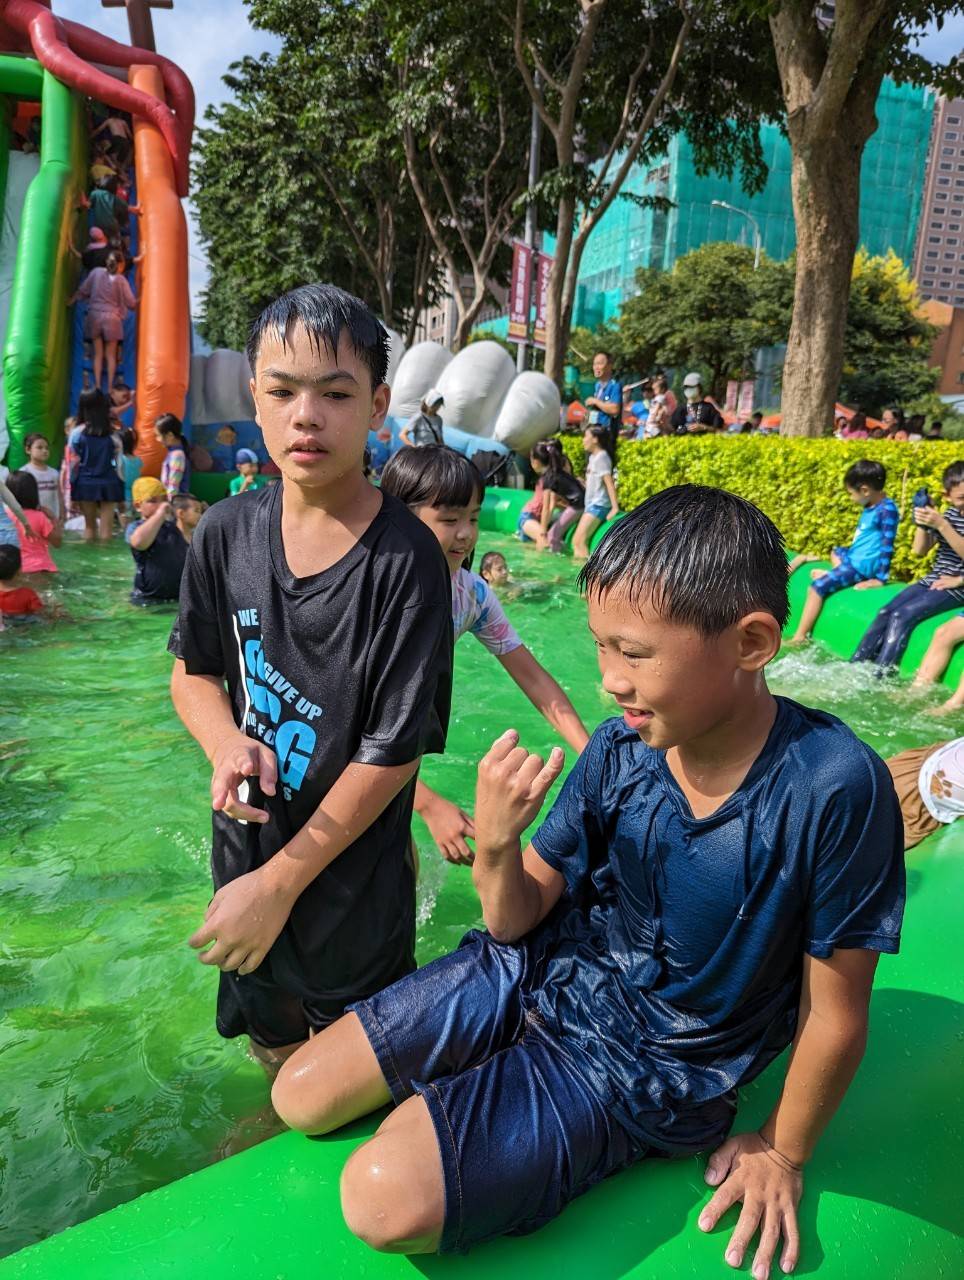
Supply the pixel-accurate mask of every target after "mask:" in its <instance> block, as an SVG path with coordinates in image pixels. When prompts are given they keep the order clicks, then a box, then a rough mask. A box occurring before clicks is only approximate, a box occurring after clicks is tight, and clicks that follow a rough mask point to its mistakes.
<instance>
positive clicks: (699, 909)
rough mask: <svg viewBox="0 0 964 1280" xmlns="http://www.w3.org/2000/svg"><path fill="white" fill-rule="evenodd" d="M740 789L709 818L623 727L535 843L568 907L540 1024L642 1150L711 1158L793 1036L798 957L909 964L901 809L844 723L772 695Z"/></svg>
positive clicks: (600, 732)
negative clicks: (556, 875)
mask: <svg viewBox="0 0 964 1280" xmlns="http://www.w3.org/2000/svg"><path fill="white" fill-rule="evenodd" d="M776 701H777V716H776V720H775V722H774V725H773V728H772V730H771V732H770V735H769V738H768V740H767V743H766V746H765V747H764V749H763V751H762V752H761V754H760V756H759V757H758V758H757V760H756V762H755V763H754V765H753V767H752V768H751V769H750V772H749V773H748V775H747V777H746V779H745V780H744V782H743V784H742V786H741V787H740V788H739V789H738V790H737V791H736V792H735V793H734V794H733V795H732V796H731V797H730V798H729V799H728V800H727V801H726V802H725V803H724V804H723V805H721V807H720V808H719V809H718V810H717V811H716V812H715V813H714V814H712V815H711V816H710V817H708V818H701V819H697V818H694V817H693V815H692V812H691V810H690V807H689V804H688V802H687V800H686V798H685V797H684V795H683V793H682V791H681V790H680V788H679V785H678V784H677V782H676V780H675V779H674V778H673V776H672V773H671V772H670V769H669V767H668V765H667V763H666V758H665V753H663V752H661V751H656V750H653V749H652V748H651V747H648V746H647V745H646V744H645V743H644V742H643V741H642V740H641V739H640V737H639V735H638V734H637V733H635V732H634V731H633V730H631V729H629V728H627V726H626V725H625V723H624V722H623V721H622V720H609V721H607V722H606V723H605V724H603V725H601V726H600V728H599V729H597V731H596V732H595V733H594V734H593V737H592V739H591V740H590V742H589V745H588V746H587V748H586V750H585V751H584V752H583V754H582V756H581V757H580V758H579V760H578V762H577V763H576V765H575V767H574V768H573V770H572V772H571V773H570V775H569V777H568V779H567V780H566V783H565V786H564V787H563V789H562V792H561V793H560V795H559V798H558V799H557V800H556V803H555V804H554V805H553V807H552V810H551V811H550V813H549V816H548V818H547V819H546V821H545V822H544V823H543V824H542V826H541V827H540V828H539V830H538V832H537V833H536V835H535V837H534V839H533V845H534V846H535V848H536V850H537V852H538V853H539V855H540V857H542V858H543V859H544V860H545V861H546V862H547V863H548V864H549V865H550V866H552V867H555V868H556V869H557V870H559V871H561V872H562V874H563V875H564V876H565V878H566V886H567V888H566V893H565V894H564V896H563V898H562V901H561V903H560V905H559V907H558V908H557V910H556V911H555V912H554V913H553V915H551V916H550V917H549V919H548V920H547V921H546V923H545V924H544V925H543V926H542V927H541V929H540V930H539V931H537V933H536V934H534V935H532V937H531V938H530V939H529V940H528V942H527V944H526V945H527V946H528V947H529V948H530V952H531V956H532V960H533V964H534V969H533V972H534V974H535V979H534V983H533V987H532V990H531V994H530V1001H531V1003H532V1004H533V1005H534V1009H535V1012H536V1014H537V1015H538V1016H539V1018H540V1019H541V1021H542V1022H543V1023H544V1024H545V1025H546V1026H547V1028H548V1029H549V1030H550V1033H554V1034H558V1035H559V1036H560V1037H561V1038H562V1040H563V1041H564V1043H565V1044H567V1045H569V1046H572V1047H573V1048H574V1050H575V1052H576V1055H577V1057H578V1058H579V1060H580V1063H581V1069H582V1070H583V1071H584V1072H585V1073H586V1075H587V1078H588V1079H589V1081H590V1084H591V1085H592V1086H593V1087H594V1088H595V1089H596V1090H597V1091H598V1092H599V1093H600V1095H601V1096H602V1097H603V1099H604V1101H605V1103H606V1105H607V1107H608V1108H609V1109H610V1110H611V1112H612V1113H613V1114H614V1115H615V1116H616V1118H617V1119H618V1120H619V1121H620V1122H621V1123H622V1124H623V1125H624V1126H625V1127H627V1128H628V1129H629V1130H630V1131H631V1132H633V1133H634V1134H635V1135H636V1136H637V1137H638V1139H639V1140H640V1141H643V1142H646V1143H649V1144H652V1145H654V1146H657V1147H661V1148H663V1149H666V1150H675V1151H682V1150H698V1149H700V1148H702V1147H705V1146H706V1145H707V1144H708V1143H710V1142H715V1141H718V1140H719V1138H720V1137H721V1136H722V1134H723V1133H725V1131H726V1129H727V1128H728V1126H729V1124H730V1123H731V1122H732V1116H733V1112H734V1110H735V1105H736V1095H735V1090H736V1088H737V1087H738V1086H739V1085H741V1084H743V1083H746V1082H747V1081H749V1080H751V1079H752V1078H753V1077H754V1076H756V1075H757V1074H758V1073H759V1072H760V1071H762V1070H763V1068H764V1067H765V1066H767V1064H768V1063H769V1062H771V1061H772V1060H773V1058H775V1057H776V1056H777V1055H778V1054H779V1053H780V1052H781V1051H782V1050H783V1049H784V1048H785V1047H786V1045H787V1044H789V1042H790V1041H791V1039H792V1038H793V1033H794V1030H795V1027H796V1017H797V1006H798V1002H799V999H800V984H801V976H802V967H803V955H804V952H807V953H808V954H809V955H811V956H814V957H817V958H826V957H828V956H830V955H831V953H832V952H833V950H834V948H835V947H843V948H863V949H866V950H871V951H884V952H895V951H896V950H897V947H898V943H899V939H900V924H901V917H902V914H903V906H904V861H903V836H902V825H901V818H900V809H899V806H898V804H897V798H896V796H895V794H894V788H893V784H892V782H891V778H890V774H889V773H888V771H887V768H886V766H885V765H884V764H883V762H882V761H881V760H880V759H879V758H878V757H877V756H876V755H875V754H874V752H873V751H871V750H870V748H869V747H867V746H866V745H865V744H864V743H862V742H861V741H860V740H859V739H858V738H856V737H855V736H854V734H853V733H851V731H850V730H849V729H848V728H847V727H846V726H845V725H844V724H842V723H841V722H840V721H839V720H837V719H836V718H835V717H834V716H830V715H826V714H824V713H823V712H820V711H814V710H811V709H810V708H807V707H802V706H799V705H798V704H797V703H795V702H790V701H789V700H787V699H784V698H778V699H777V700H776Z"/></svg>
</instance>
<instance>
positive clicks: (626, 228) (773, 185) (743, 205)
mask: <svg viewBox="0 0 964 1280" xmlns="http://www.w3.org/2000/svg"><path fill="white" fill-rule="evenodd" d="M933 112H934V94H933V93H932V92H931V91H930V90H929V89H923V88H917V87H915V86H913V85H897V84H895V83H894V82H893V81H892V80H889V79H887V80H885V81H884V83H883V86H882V88H881V91H880V97H879V98H878V100H877V118H878V121H879V126H878V128H877V131H876V132H875V133H874V134H873V136H872V137H871V139H870V141H869V142H868V143H867V146H866V147H865V149H864V157H863V164H862V167H861V184H860V243H861V244H862V245H863V246H864V247H865V248H867V249H868V250H869V251H870V252H871V253H886V252H887V250H888V249H893V250H894V252H895V253H896V254H898V256H899V257H901V258H902V259H903V260H904V261H905V262H908V263H909V262H911V261H912V259H913V254H914V243H915V237H916V232H917V223H918V215H919V212H920V207H921V192H922V189H923V186H924V171H925V167H926V161H927V149H928V139H929V137H930V133H931V118H932V115H933ZM760 141H761V143H762V146H763V153H764V158H765V160H766V163H767V165H768V168H769V175H768V177H767V181H766V185H765V186H764V188H763V190H762V191H760V192H758V193H757V194H756V195H748V194H747V193H746V192H745V191H743V189H742V187H741V184H740V178H739V174H738V173H734V174H733V175H732V176H727V175H726V174H724V173H719V172H712V173H709V174H702V175H701V174H698V173H697V172H696V166H695V164H694V159H693V148H692V145H691V144H690V142H689V139H688V138H687V137H686V136H685V135H684V134H680V135H677V136H676V137H675V138H674V139H673V140H672V142H671V143H670V146H669V149H668V151H667V153H666V155H665V156H663V157H662V158H661V159H660V160H658V161H657V162H654V163H652V164H650V165H649V166H647V167H646V168H641V167H637V168H636V169H634V170H633V172H632V174H631V175H630V177H629V178H628V180H627V182H626V186H625V188H624V190H625V191H626V192H627V193H630V194H632V195H636V196H650V197H652V196H663V197H665V198H666V201H667V203H666V204H665V205H664V206H662V207H651V208H641V207H640V206H639V204H638V203H637V202H634V201H632V200H620V199H617V200H615V201H614V202H613V204H612V205H611V206H610V207H609V209H608V210H607V211H606V213H605V214H604V216H603V217H602V219H601V220H600V222H599V225H598V226H597V227H596V229H595V231H594V232H593V234H592V236H591V237H590V240H589V243H588V244H587V246H586V251H585V253H584V255H583V259H582V263H581V266H580V272H579V284H578V290H577V298H576V308H575V316H574V321H575V323H576V324H580V325H586V326H587V327H589V328H593V327H595V326H596V325H597V324H599V323H601V322H602V321H603V320H606V319H608V318H609V317H610V316H612V315H613V314H615V312H616V311H617V310H618V308H619V305H620V303H621V301H622V300H623V298H624V297H626V296H628V295H629V294H630V293H632V291H633V289H634V288H635V275H636V271H637V268H639V267H660V268H662V269H664V270H668V269H669V268H670V267H672V266H673V264H674V263H675V261H676V259H677V258H679V257H682V255H683V254H685V253H689V252H690V250H691V249H696V248H698V247H699V246H700V245H701V244H706V243H707V242H708V241H711V240H732V241H737V242H743V243H745V244H747V245H752V244H753V240H754V230H753V225H752V223H751V222H750V220H749V219H748V218H746V217H742V216H740V214H739V213H733V212H730V211H729V210H727V209H725V208H722V207H720V205H719V204H717V203H715V202H717V201H723V202H725V203H726V204H730V205H733V206H735V207H736V208H737V209H740V210H743V211H745V212H746V213H748V214H750V215H752V217H753V218H755V219H756V222H757V224H758V225H759V228H760V235H761V239H762V243H763V248H764V249H765V251H766V252H767V253H768V254H769V255H770V256H771V257H773V258H785V257H787V255H788V254H789V253H791V252H792V250H793V248H794V245H795V243H796V230H795V227H794V221H793V204H792V199H791V194H790V144H789V143H788V141H787V139H786V137H785V136H784V135H783V133H781V131H780V130H779V129H778V128H777V126H776V125H772V124H764V125H762V126H761V128H760ZM962 159H964V157H962ZM962 176H964V171H962ZM961 189H962V191H964V187H962V188H961ZM545 248H546V251H547V252H549V253H551V252H552V241H551V238H547V244H546V246H545Z"/></svg>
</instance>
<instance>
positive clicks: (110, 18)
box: [53, 0, 964, 303]
mask: <svg viewBox="0 0 964 1280" xmlns="http://www.w3.org/2000/svg"><path fill="white" fill-rule="evenodd" d="M53 7H54V11H55V12H59V13H61V14H63V15H64V16H65V17H70V18H72V19H73V20H74V21H75V22H83V23H84V24H86V25H87V26H89V27H93V28H95V29H97V30H99V31H103V32H104V33H105V35H110V36H113V37H114V38H115V39H118V40H123V41H125V43H126V42H127V40H128V31H127V15H126V12H125V11H124V10H123V9H104V8H102V7H101V3H100V0H54V5H53ZM153 17H154V32H155V35H156V37H157V47H158V49H159V51H160V52H161V53H163V54H165V55H166V56H167V57H169V58H172V59H173V60H174V61H175V62H176V63H177V64H178V65H179V66H181V67H183V69H184V70H185V71H186V72H187V74H188V75H189V76H190V78H191V81H192V83H193V85H194V92H195V93H196V95H197V103H198V119H199V120H201V119H203V117H204V109H205V107H207V106H208V105H209V104H210V103H212V102H220V101H222V100H223V98H224V97H225V96H226V90H225V89H224V86H223V85H222V83H221V77H222V75H223V74H224V72H225V71H227V69H228V66H229V65H230V63H232V62H236V61H237V60H238V59H239V58H241V57H244V55H245V54H258V53H261V52H263V51H265V50H273V49H276V48H277V41H276V40H275V38H274V37H273V36H269V35H267V34H266V33H265V32H263V31H255V30H254V29H253V28H252V27H251V25H250V24H249V22H248V17H247V9H246V7H245V5H244V3H243V0H175V7H174V9H172V10H170V11H168V10H166V9H155V10H154V15H153ZM962 49H964V11H962V12H961V13H959V14H956V15H955V16H954V17H951V18H948V19H947V21H946V22H945V23H944V29H943V31H940V32H938V31H937V30H936V29H934V28H932V29H931V30H930V31H929V32H928V34H927V35H926V36H925V37H924V39H923V41H922V42H921V45H920V51H921V53H923V54H924V55H925V56H926V57H928V58H931V59H933V60H934V61H935V62H948V61H950V59H951V58H952V57H953V56H954V55H955V54H957V53H960V52H961V50H962ZM189 213H190V210H189ZM206 275H207V268H206V265H205V262H204V256H203V253H202V251H201V249H200V246H199V245H198V242H197V233H196V229H195V227H194V226H193V223H192V227H191V298H192V301H193V302H194V303H196V301H197V298H198V295H199V293H200V291H201V289H202V288H203V287H204V281H205V279H206Z"/></svg>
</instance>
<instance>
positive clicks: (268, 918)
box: [188, 867, 294, 973]
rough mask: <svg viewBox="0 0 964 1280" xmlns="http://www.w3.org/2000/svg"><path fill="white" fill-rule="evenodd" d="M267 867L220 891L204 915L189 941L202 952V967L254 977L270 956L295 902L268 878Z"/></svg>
mask: <svg viewBox="0 0 964 1280" xmlns="http://www.w3.org/2000/svg"><path fill="white" fill-rule="evenodd" d="M264 873H265V867H259V868H258V870H257V871H249V872H248V874H247V875H243V876H238V878H237V880H232V881H231V882H230V884H226V885H224V886H222V888H220V889H219V890H218V891H217V893H216V894H215V895H214V897H213V898H212V899H211V902H210V905H209V906H208V909H207V911H205V913H204V924H203V925H202V926H201V927H200V929H198V931H197V932H196V933H194V934H192V935H191V937H190V938H188V946H191V947H194V948H195V950H199V949H200V948H201V947H205V946H207V944H208V943H209V942H213V943H214V945H213V946H212V947H209V948H208V950H207V951H202V952H201V954H200V955H199V956H198V959H199V960H200V961H201V963H202V964H214V965H217V967H218V968H219V969H221V970H222V972H225V973H230V972H233V971H234V970H235V969H236V970H237V971H238V973H252V972H253V971H254V970H255V969H257V967H258V965H259V964H260V963H261V961H262V960H263V959H264V958H265V956H266V955H267V954H268V951H269V950H270V949H271V946H272V944H273V943H274V940H275V939H276V938H277V936H278V934H279V933H280V932H281V930H282V929H283V928H284V925H285V921H286V920H287V919H288V916H289V915H290V914H291V907H292V904H293V901H294V899H293V898H292V896H291V894H290V892H287V891H285V890H283V889H280V888H279V887H278V886H277V885H274V884H273V883H272V882H271V881H270V880H269V879H268V878H267V877H266V876H265V874H264Z"/></svg>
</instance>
